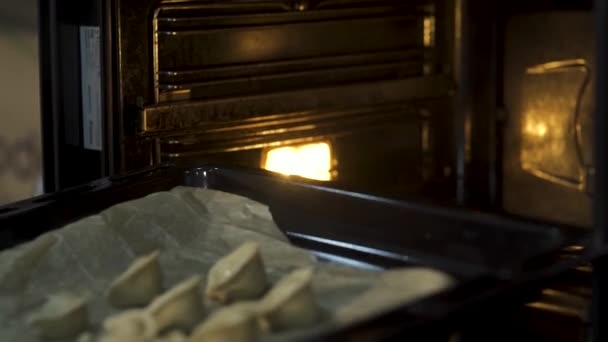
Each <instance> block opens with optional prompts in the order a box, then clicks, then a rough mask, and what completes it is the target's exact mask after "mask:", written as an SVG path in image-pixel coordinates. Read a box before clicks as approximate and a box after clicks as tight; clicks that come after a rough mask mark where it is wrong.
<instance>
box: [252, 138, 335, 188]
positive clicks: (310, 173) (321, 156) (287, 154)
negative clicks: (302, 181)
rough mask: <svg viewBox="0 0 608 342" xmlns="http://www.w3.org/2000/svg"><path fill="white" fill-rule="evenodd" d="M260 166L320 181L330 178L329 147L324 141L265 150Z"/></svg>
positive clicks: (330, 159) (330, 155) (330, 158)
mask: <svg viewBox="0 0 608 342" xmlns="http://www.w3.org/2000/svg"><path fill="white" fill-rule="evenodd" d="M263 153H264V157H263V158H262V160H263V165H262V168H264V169H266V170H269V171H273V172H279V173H282V174H285V175H291V176H300V177H304V178H309V179H315V180H320V181H328V180H331V179H332V172H331V165H332V153H331V147H330V145H329V144H328V143H326V142H318V143H312V144H305V145H297V146H282V147H276V148H272V149H268V150H265V151H264V152H263Z"/></svg>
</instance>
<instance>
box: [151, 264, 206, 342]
mask: <svg viewBox="0 0 608 342" xmlns="http://www.w3.org/2000/svg"><path fill="white" fill-rule="evenodd" d="M200 284H201V277H199V276H194V277H191V278H189V279H187V280H185V281H183V282H182V283H180V284H178V285H176V286H175V287H173V288H172V289H171V290H169V291H167V292H166V293H164V294H163V295H161V296H160V297H158V298H156V299H155V300H154V301H153V302H152V303H151V304H150V305H149V307H148V311H149V312H150V315H152V318H154V320H155V321H156V325H157V328H158V331H159V332H160V331H163V330H165V329H167V328H176V329H185V330H189V329H191V328H192V327H194V325H195V324H196V323H197V322H199V321H200V320H201V318H202V317H203V315H204V307H203V298H202V296H201V288H200Z"/></svg>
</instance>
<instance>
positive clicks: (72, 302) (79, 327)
mask: <svg viewBox="0 0 608 342" xmlns="http://www.w3.org/2000/svg"><path fill="white" fill-rule="evenodd" d="M29 323H30V324H31V325H32V326H34V327H36V328H37V329H38V330H39V332H40V335H41V336H42V337H45V338H51V339H62V338H70V337H76V336H78V334H80V333H81V332H83V331H84V330H86V328H87V327H88V325H89V317H88V312H87V305H86V300H85V298H84V297H79V296H75V295H71V294H58V295H53V296H50V297H49V298H48V300H47V301H46V303H45V304H44V305H43V306H42V307H41V308H40V310H38V311H37V312H35V313H34V314H32V315H31V316H30V317H29Z"/></svg>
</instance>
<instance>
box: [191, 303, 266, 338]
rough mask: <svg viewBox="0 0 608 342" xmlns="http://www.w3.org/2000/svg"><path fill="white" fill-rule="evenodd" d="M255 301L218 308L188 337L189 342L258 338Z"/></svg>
mask: <svg viewBox="0 0 608 342" xmlns="http://www.w3.org/2000/svg"><path fill="white" fill-rule="evenodd" d="M258 334H259V329H258V324H257V308H256V304H255V303H238V304H233V305H230V306H227V307H225V308H222V309H219V310H218V311H217V312H216V313H214V314H213V315H212V316H211V317H210V318H209V319H208V320H206V321H205V322H203V323H201V324H200V325H199V326H198V327H196V329H194V332H193V333H192V336H191V337H190V341H191V342H219V341H230V342H254V341H257V340H258Z"/></svg>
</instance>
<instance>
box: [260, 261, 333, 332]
mask: <svg viewBox="0 0 608 342" xmlns="http://www.w3.org/2000/svg"><path fill="white" fill-rule="evenodd" d="M312 276H313V270H312V269H311V268H305V269H300V270H297V271H294V272H292V273H291V274H289V275H287V276H285V277H284V278H283V279H281V280H280V281H279V282H278V283H277V284H276V285H275V286H274V287H273V288H272V290H270V292H268V294H266V296H265V297H264V298H263V299H262V301H261V304H260V311H261V316H262V319H261V321H262V322H263V326H264V329H265V330H273V331H280V330H287V329H293V328H304V327H309V326H311V325H313V324H315V323H317V322H318V321H319V319H320V318H321V315H322V311H321V308H320V307H319V305H318V304H317V302H316V301H315V297H314V294H313V292H312V286H311V283H312Z"/></svg>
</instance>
